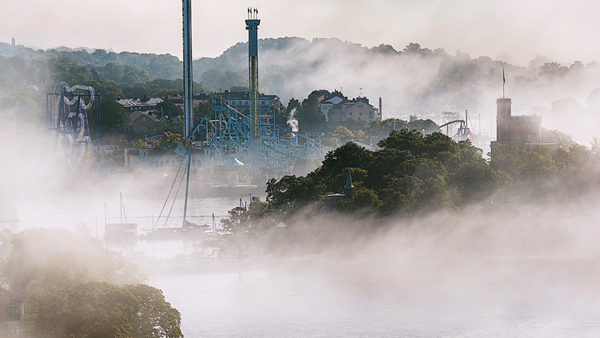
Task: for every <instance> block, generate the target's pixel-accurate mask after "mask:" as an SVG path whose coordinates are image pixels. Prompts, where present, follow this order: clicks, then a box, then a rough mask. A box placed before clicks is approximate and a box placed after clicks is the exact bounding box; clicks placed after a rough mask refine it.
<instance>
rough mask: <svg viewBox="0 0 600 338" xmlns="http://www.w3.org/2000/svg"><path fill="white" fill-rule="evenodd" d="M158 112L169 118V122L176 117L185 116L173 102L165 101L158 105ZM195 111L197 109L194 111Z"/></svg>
mask: <svg viewBox="0 0 600 338" xmlns="http://www.w3.org/2000/svg"><path fill="white" fill-rule="evenodd" d="M156 110H158V111H160V112H161V114H163V115H164V116H168V117H169V120H171V119H173V118H174V117H177V116H181V115H183V109H181V108H180V107H179V106H178V105H176V104H175V103H173V101H171V100H164V101H163V102H161V103H159V104H157V105H156ZM194 110H195V109H194Z"/></svg>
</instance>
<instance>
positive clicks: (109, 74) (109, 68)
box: [100, 62, 123, 82]
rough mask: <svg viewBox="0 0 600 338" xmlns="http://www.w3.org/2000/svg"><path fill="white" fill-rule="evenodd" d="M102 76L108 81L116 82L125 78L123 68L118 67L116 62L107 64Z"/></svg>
mask: <svg viewBox="0 0 600 338" xmlns="http://www.w3.org/2000/svg"><path fill="white" fill-rule="evenodd" d="M100 74H102V76H104V77H105V78H106V79H108V80H111V81H115V82H120V81H121V78H122V77H123V74H121V68H119V66H117V65H116V64H115V63H114V62H109V63H107V64H106V66H104V69H102V72H101V73H100Z"/></svg>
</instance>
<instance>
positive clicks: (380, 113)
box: [379, 96, 383, 121]
mask: <svg viewBox="0 0 600 338" xmlns="http://www.w3.org/2000/svg"><path fill="white" fill-rule="evenodd" d="M379 121H383V107H382V106H381V96H380V97H379Z"/></svg>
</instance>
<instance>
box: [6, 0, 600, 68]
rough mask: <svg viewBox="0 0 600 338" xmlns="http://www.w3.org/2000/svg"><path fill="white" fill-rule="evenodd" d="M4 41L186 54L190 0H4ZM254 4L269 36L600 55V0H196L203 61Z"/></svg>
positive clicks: (228, 39)
mask: <svg viewBox="0 0 600 338" xmlns="http://www.w3.org/2000/svg"><path fill="white" fill-rule="evenodd" d="M1 2H2V4H1V5H0V41H3V42H10V39H11V37H12V36H14V37H15V38H16V40H17V43H18V44H23V45H26V46H32V47H38V48H43V49H46V48H51V47H57V46H67V47H72V48H76V47H90V48H105V49H111V50H114V51H116V52H120V51H132V52H143V53H171V54H173V55H177V56H179V57H180V56H181V54H182V47H181V44H182V43H181V35H182V33H181V26H182V23H181V17H182V14H181V7H182V6H181V1H180V0H177V1H176V0H53V1H42V0H2V1H1ZM248 6H253V7H258V8H259V17H260V19H262V22H261V25H260V28H259V37H261V38H276V37H284V36H299V37H303V38H307V39H312V38H315V37H324V38H328V37H338V38H340V39H342V40H348V41H352V42H356V43H360V44H362V45H365V46H368V47H373V46H376V45H379V44H382V43H385V44H390V45H392V46H394V47H395V48H396V49H402V48H403V47H404V46H406V45H407V44H408V43H410V42H417V43H420V44H421V46H423V47H427V48H432V49H435V48H444V49H445V50H446V51H447V52H448V53H450V54H454V53H455V52H456V50H461V51H462V52H466V53H468V54H469V55H471V57H477V56H481V55H486V56H490V57H492V58H496V57H497V56H498V54H499V53H508V54H510V55H511V56H512V58H513V61H514V62H515V63H517V64H521V65H527V63H528V62H529V61H530V60H531V59H533V58H535V57H536V55H544V56H547V57H549V58H551V59H553V60H555V61H558V62H562V63H565V64H569V63H571V62H572V61H574V60H580V61H583V62H584V63H587V62H590V61H594V60H600V44H599V43H597V41H596V40H597V32H599V31H600V20H599V19H598V13H600V1H597V0H569V1H566V0H501V1H500V0H494V1H489V0H369V1H366V0H344V1H342V0H303V1H298V0H295V1H294V0H277V1H275V0H255V1H252V2H248V1H240V0H219V1H214V0H212V1H201V0H194V1H193V2H192V9H193V20H194V21H193V48H194V58H199V57H202V56H217V55H219V54H220V53H221V52H223V51H224V50H225V49H227V48H228V47H230V46H231V45H233V44H235V43H237V42H240V41H245V40H246V39H247V35H246V30H245V25H244V19H245V18H246V8H247V7H248Z"/></svg>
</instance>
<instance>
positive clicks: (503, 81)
mask: <svg viewBox="0 0 600 338" xmlns="http://www.w3.org/2000/svg"><path fill="white" fill-rule="evenodd" d="M504 84H506V78H505V77H504V68H502V98H504Z"/></svg>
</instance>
